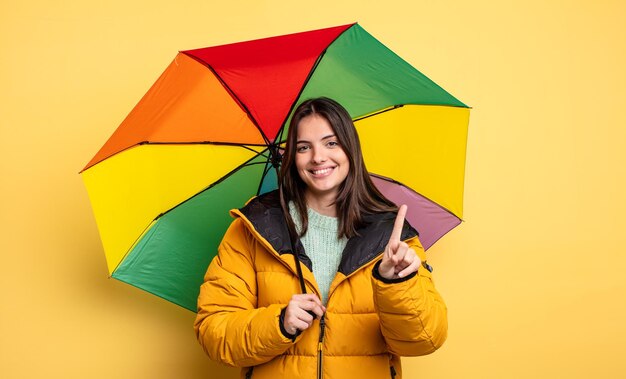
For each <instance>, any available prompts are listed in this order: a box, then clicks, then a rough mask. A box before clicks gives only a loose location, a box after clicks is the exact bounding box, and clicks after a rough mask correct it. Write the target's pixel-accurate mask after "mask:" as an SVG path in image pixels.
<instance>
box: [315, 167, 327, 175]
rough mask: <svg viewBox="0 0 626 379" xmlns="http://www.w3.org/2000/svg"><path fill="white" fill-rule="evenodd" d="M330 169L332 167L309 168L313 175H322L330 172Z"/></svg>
mask: <svg viewBox="0 0 626 379" xmlns="http://www.w3.org/2000/svg"><path fill="white" fill-rule="evenodd" d="M330 170H332V168H323V169H321V170H311V172H312V173H313V175H322V174H326V173H328V172H330Z"/></svg>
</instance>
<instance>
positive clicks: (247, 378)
mask: <svg viewBox="0 0 626 379" xmlns="http://www.w3.org/2000/svg"><path fill="white" fill-rule="evenodd" d="M253 368H254V366H253V367H250V369H249V370H248V372H246V379H250V378H252V369H253Z"/></svg>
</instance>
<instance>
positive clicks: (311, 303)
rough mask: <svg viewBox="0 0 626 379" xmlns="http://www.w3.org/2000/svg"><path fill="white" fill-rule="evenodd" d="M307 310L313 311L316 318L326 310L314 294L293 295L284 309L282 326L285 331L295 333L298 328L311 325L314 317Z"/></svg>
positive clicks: (306, 327) (304, 328) (302, 328)
mask: <svg viewBox="0 0 626 379" xmlns="http://www.w3.org/2000/svg"><path fill="white" fill-rule="evenodd" d="M309 312H313V314H315V316H317V318H321V317H322V316H323V315H324V312H326V307H324V305H322V302H321V300H320V298H319V297H317V295H315V294H312V293H306V294H297V295H293V296H292V297H291V300H290V301H289V304H288V305H287V308H286V309H285V319H284V320H283V327H284V328H285V330H286V331H287V333H289V334H292V335H295V334H296V333H297V332H298V330H300V331H303V330H306V329H308V328H309V327H311V325H312V324H313V320H314V319H315V318H314V317H313V316H312V315H311V313H309Z"/></svg>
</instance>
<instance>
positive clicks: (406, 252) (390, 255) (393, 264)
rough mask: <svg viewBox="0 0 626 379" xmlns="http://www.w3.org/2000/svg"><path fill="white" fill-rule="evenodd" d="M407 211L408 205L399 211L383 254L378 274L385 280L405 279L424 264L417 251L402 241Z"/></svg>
mask: <svg viewBox="0 0 626 379" xmlns="http://www.w3.org/2000/svg"><path fill="white" fill-rule="evenodd" d="M406 210H407V206H406V205H402V206H401V207H400V209H398V215H397V216H396V221H395V223H394V224H393V231H392V232H391V237H390V238H389V243H388V244H387V247H386V248H385V252H384V253H383V260H382V262H381V263H380V266H378V273H379V274H380V276H382V277H383V278H385V279H397V278H404V277H405V276H407V275H409V274H412V273H414V272H415V271H417V269H418V268H419V267H420V265H421V264H422V261H421V260H420V258H419V257H418V256H417V254H416V253H415V251H414V250H413V249H411V248H410V247H409V245H407V244H406V243H404V242H402V240H401V237H402V226H404V217H405V216H406Z"/></svg>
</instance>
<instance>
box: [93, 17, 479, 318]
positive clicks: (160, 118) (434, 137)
mask: <svg viewBox="0 0 626 379" xmlns="http://www.w3.org/2000/svg"><path fill="white" fill-rule="evenodd" d="M318 96H327V97H330V98H333V99H335V100H337V101H338V102H340V103H341V104H342V105H344V106H345V107H346V109H348V111H349V112H350V115H351V116H352V117H353V118H354V119H355V124H356V126H357V128H358V131H359V135H360V138H361V141H362V146H363V153H364V156H365V162H366V165H367V167H368V170H369V171H370V172H371V174H372V175H373V178H374V182H375V184H376V185H377V186H378V187H379V188H380V190H381V191H382V192H383V193H384V194H385V195H386V196H388V197H389V198H390V199H391V200H393V201H395V202H397V203H406V204H408V205H409V214H408V216H407V218H408V220H409V221H410V222H411V224H412V225H413V226H415V228H416V229H417V230H418V231H419V233H420V236H421V239H422V243H423V244H424V246H425V247H426V248H428V247H430V246H431V245H432V244H433V243H434V242H435V241H437V240H438V239H439V238H440V237H441V236H443V235H444V234H445V233H447V232H448V231H449V230H451V229H452V228H454V227H455V226H456V225H458V224H459V223H460V221H461V217H462V208H463V181H464V168H465V147H466V139H467V126H468V121H469V109H468V107H467V106H466V105H464V104H463V103H461V102H460V101H459V100H457V99H456V98H454V97H453V96H452V95H450V94H449V93H448V92H446V91H445V90H443V89H442V88H441V87H439V86H438V85H436V84H435V83H434V82H432V81H431V80H430V79H428V78H427V77H426V76H424V75H423V74H421V73H420V72H419V71H417V70H416V69H415V68H413V67H412V66H411V65H409V64H408V63H407V62H405V61H404V60H402V59H401V58H400V57H398V56H397V55H396V54H394V53H393V52H392V51H391V50H389V49H388V48H386V47H385V46H384V45H382V44H381V43H380V42H378V41H377V40H376V39H374V38H373V37H372V36H371V35H370V34H368V33H367V32H366V31H365V30H364V29H363V28H361V27H360V26H359V25H358V24H351V25H344V26H338V27H333V28H327V29H321V30H314V31H309V32H303V33H297V34H290V35H284V36H279V37H272V38H265V39H260V40H254V41H248V42H241V43H234V44H229V45H223V46H216V47H209V48H204V49H197V50H188V51H181V52H180V53H179V54H178V55H177V56H176V58H175V59H174V61H173V62H172V63H171V64H170V65H169V67H168V68H167V69H166V70H165V72H164V73H163V74H162V75H161V77H160V78H159V79H158V80H157V81H156V83H155V84H154V85H153V86H152V88H151V89H150V90H149V91H148V93H147V94H146V95H145V96H144V97H143V98H142V99H141V101H140V102H139V103H138V104H137V106H136V107H135V108H134V109H133V110H132V112H131V113H130V114H129V115H128V116H127V118H126V119H125V120H124V121H123V122H122V124H121V125H120V126H119V128H118V129H117V130H116V131H115V133H114V134H113V135H112V136H111V137H110V139H109V140H108V141H107V142H106V143H105V144H104V146H103V147H102V148H101V149H100V151H98V153H97V154H96V155H95V157H94V158H93V159H92V160H91V161H90V162H89V163H88V164H87V166H86V167H85V168H84V169H83V171H82V176H83V179H84V181H85V184H86V187H87V190H88V192H89V197H90V200H91V203H92V206H93V211H94V214H95V217H96V222H97V224H98V229H99V230H100V236H101V239H102V243H103V246H104V250H105V254H106V258H107V264H108V267H109V272H110V274H111V276H112V277H113V278H117V279H119V280H122V281H124V282H127V283H129V284H132V285H134V286H137V287H139V288H142V289H144V290H146V291H149V292H151V293H154V294H156V295H158V296H161V297H163V298H165V299H167V300H169V301H172V302H174V303H176V304H179V305H181V306H183V307H185V308H187V309H190V310H192V311H195V309H196V298H197V295H198V291H199V286H200V284H201V283H202V280H203V275H204V273H205V270H206V268H207V266H208V264H209V263H210V261H211V259H212V258H213V256H214V255H215V254H216V251H217V246H218V244H219V242H220V240H221V238H222V235H223V234H224V232H225V230H226V228H227V227H228V225H229V223H230V221H231V220H230V216H229V215H228V210H229V209H231V208H236V207H241V206H242V205H243V204H244V203H245V202H246V201H247V200H248V199H250V198H251V197H253V196H255V195H257V194H260V193H264V192H267V191H270V190H272V189H274V188H276V168H277V167H278V165H279V164H280V156H279V150H280V148H281V144H282V143H283V142H284V140H285V138H286V127H287V125H288V124H289V119H290V113H291V112H292V111H293V109H294V108H295V106H296V105H297V104H299V103H300V102H302V101H303V100H304V99H308V98H312V97H318Z"/></svg>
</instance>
